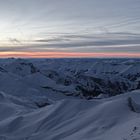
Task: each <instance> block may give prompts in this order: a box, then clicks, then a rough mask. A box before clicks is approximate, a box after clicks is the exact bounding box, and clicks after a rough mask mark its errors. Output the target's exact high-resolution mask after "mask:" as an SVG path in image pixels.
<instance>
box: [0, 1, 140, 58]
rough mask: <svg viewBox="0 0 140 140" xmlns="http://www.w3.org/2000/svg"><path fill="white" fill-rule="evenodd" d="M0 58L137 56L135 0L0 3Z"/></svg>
mask: <svg viewBox="0 0 140 140" xmlns="http://www.w3.org/2000/svg"><path fill="white" fill-rule="evenodd" d="M0 57H42V58H43V57H51V58H52V57H58V58H60V57H140V0H0Z"/></svg>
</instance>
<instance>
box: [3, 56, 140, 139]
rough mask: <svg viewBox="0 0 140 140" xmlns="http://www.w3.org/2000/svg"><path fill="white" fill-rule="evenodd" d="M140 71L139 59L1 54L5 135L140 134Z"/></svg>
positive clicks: (136, 136)
mask: <svg viewBox="0 0 140 140" xmlns="http://www.w3.org/2000/svg"><path fill="white" fill-rule="evenodd" d="M139 73H140V60H139V59H134V60H131V59H2V60H0V140H72V139H73V140H139V139H140V80H139V79H140V75H139ZM87 99H88V100H87Z"/></svg>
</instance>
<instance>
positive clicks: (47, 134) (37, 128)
mask: <svg viewBox="0 0 140 140" xmlns="http://www.w3.org/2000/svg"><path fill="white" fill-rule="evenodd" d="M128 97H131V98H133V100H135V99H137V102H138V99H140V91H136V92H133V94H132V93H127V94H124V95H119V96H116V97H112V98H108V99H101V100H97V99H93V100H91V101H85V100H81V99H64V100H60V101H57V102H56V103H54V104H52V105H49V106H46V107H43V108H41V109H34V108H32V107H28V108H27V107H25V106H24V105H22V104H21V103H20V104H19V102H18V103H15V102H12V101H11V102H9V100H8V99H7V98H8V97H6V96H1V97H0V100H1V105H0V111H1V113H2V114H1V115H0V139H1V140H71V139H74V140H112V139H113V140H124V139H125V140H132V139H140V133H139V132H140V114H139V113H136V112H133V111H132V110H131V108H130V106H129V105H128ZM139 101H140V100H139ZM21 108H23V109H21ZM19 110H20V111H19ZM21 110H22V112H21Z"/></svg>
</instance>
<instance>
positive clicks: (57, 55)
mask: <svg viewBox="0 0 140 140" xmlns="http://www.w3.org/2000/svg"><path fill="white" fill-rule="evenodd" d="M8 57H16V58H18V57H21V58H73V57H74V58H76V57H78V58H81V57H83V58H84V57H86V58H90V57H135V58H137V57H139V58H140V53H120V52H112V53H109V52H105V53H82V52H0V58H8Z"/></svg>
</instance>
